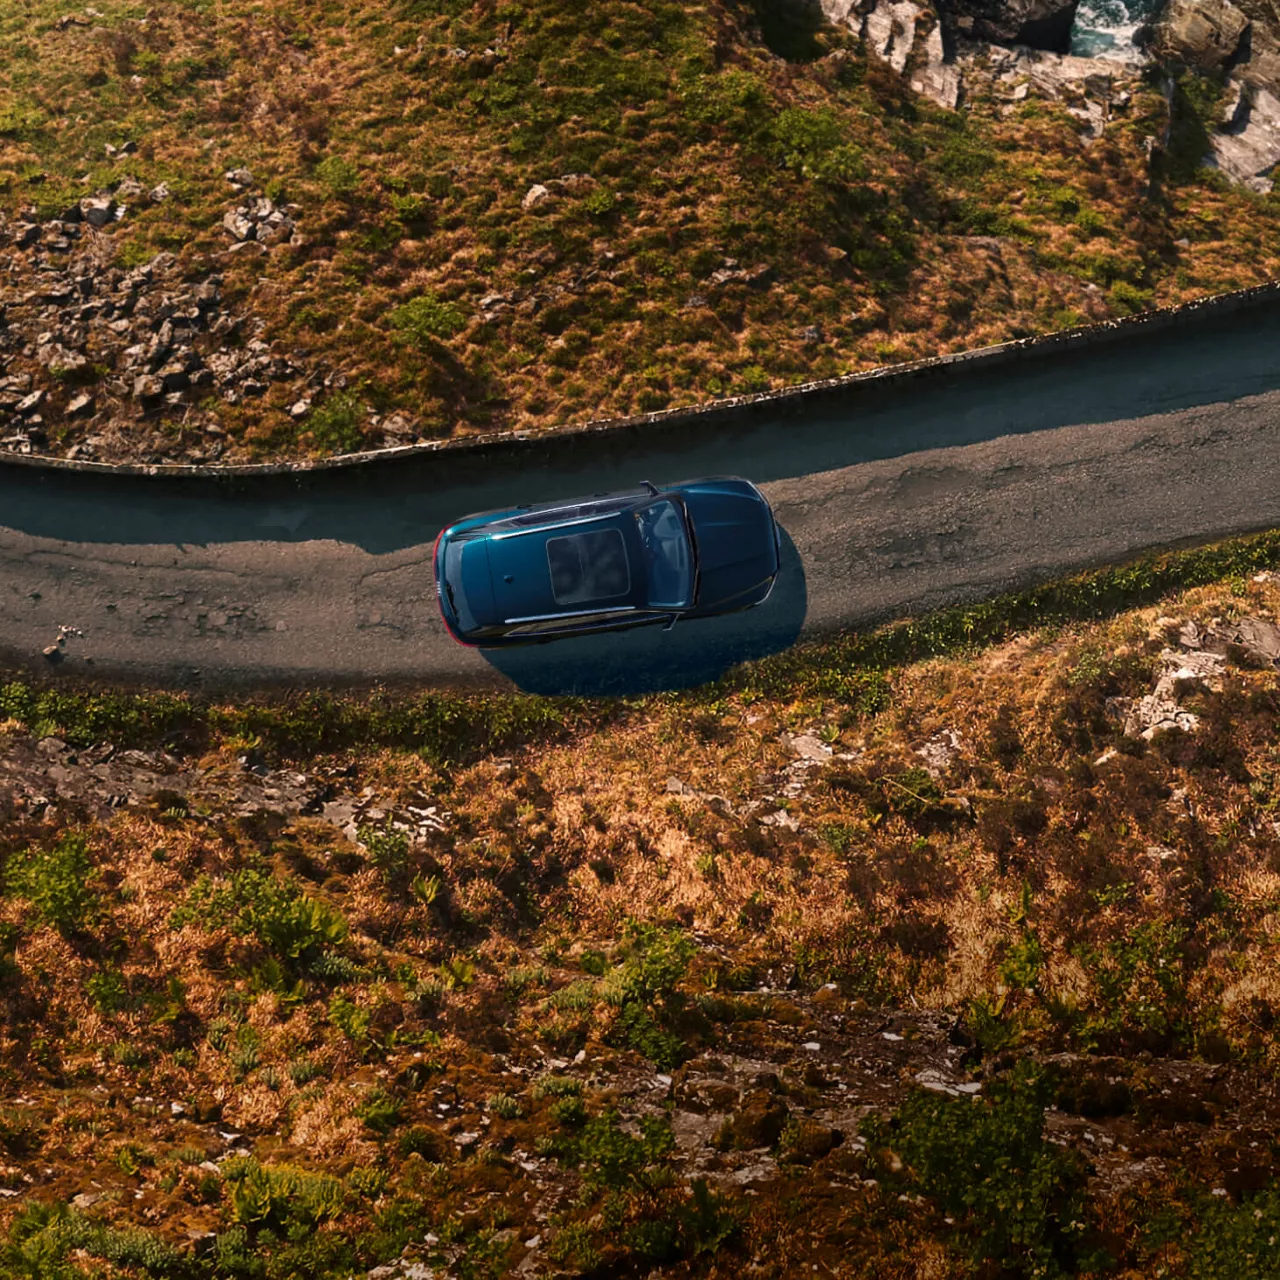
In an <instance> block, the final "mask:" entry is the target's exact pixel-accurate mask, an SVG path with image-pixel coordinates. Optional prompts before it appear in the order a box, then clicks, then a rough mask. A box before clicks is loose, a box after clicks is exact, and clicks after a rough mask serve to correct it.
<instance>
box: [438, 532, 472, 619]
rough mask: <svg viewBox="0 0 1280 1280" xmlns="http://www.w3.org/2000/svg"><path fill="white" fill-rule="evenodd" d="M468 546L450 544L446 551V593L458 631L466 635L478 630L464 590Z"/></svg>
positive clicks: (458, 543)
mask: <svg viewBox="0 0 1280 1280" xmlns="http://www.w3.org/2000/svg"><path fill="white" fill-rule="evenodd" d="M466 545H467V544H466V543H465V542H450V543H449V544H448V545H447V546H446V547H445V549H444V593H445V596H446V597H447V598H448V601H449V608H450V609H451V610H452V611H453V616H454V618H455V619H457V623H458V630H460V631H461V632H463V634H464V635H465V634H466V633H467V632H469V631H474V630H475V628H476V620H475V616H474V615H473V614H472V612H471V609H470V607H469V606H468V604H467V597H466V596H465V595H464V594H463V590H462V552H463V549H464V548H465V547H466Z"/></svg>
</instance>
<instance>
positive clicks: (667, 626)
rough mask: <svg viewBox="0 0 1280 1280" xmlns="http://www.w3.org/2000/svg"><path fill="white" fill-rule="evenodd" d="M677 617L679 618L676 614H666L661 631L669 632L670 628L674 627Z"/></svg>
mask: <svg viewBox="0 0 1280 1280" xmlns="http://www.w3.org/2000/svg"><path fill="white" fill-rule="evenodd" d="M679 617H680V615H679V614H678V613H669V614H667V621H666V623H665V625H664V626H663V628H662V629H663V631H670V630H671V628H672V627H674V626H675V625H676V620H677V619H678V618H679Z"/></svg>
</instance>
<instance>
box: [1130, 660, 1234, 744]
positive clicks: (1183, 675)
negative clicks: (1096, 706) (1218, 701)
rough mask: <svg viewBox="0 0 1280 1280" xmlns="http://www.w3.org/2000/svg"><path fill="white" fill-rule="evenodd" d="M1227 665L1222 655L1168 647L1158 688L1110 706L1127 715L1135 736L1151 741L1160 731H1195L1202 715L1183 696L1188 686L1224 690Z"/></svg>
mask: <svg viewBox="0 0 1280 1280" xmlns="http://www.w3.org/2000/svg"><path fill="white" fill-rule="evenodd" d="M1224 664H1225V658H1223V656H1222V655H1221V654H1216V653H1210V652H1207V651H1193V652H1191V653H1179V652H1178V651H1177V650H1175V649H1165V650H1164V651H1163V652H1162V653H1161V655H1160V672H1159V674H1158V676H1157V678H1156V684H1155V688H1154V689H1153V690H1152V691H1151V692H1150V693H1149V694H1146V695H1144V696H1143V697H1141V698H1134V699H1129V698H1112V699H1109V701H1108V707H1109V709H1110V710H1111V711H1112V712H1113V714H1118V715H1122V716H1123V719H1124V732H1125V733H1126V734H1127V735H1128V736H1129V737H1131V738H1144V739H1146V740H1147V741H1150V740H1151V739H1152V738H1153V737H1155V735H1156V734H1157V733H1162V732H1169V731H1172V730H1175V729H1176V730H1179V731H1181V732H1183V733H1194V732H1195V730H1196V729H1197V728H1198V727H1199V724H1200V717H1199V716H1197V715H1196V714H1195V713H1194V712H1193V711H1189V710H1187V709H1186V708H1185V707H1184V706H1183V705H1182V703H1181V698H1182V696H1183V695H1184V694H1185V692H1186V690H1187V689H1188V688H1195V687H1200V688H1207V689H1221V687H1222V670H1223V666H1224Z"/></svg>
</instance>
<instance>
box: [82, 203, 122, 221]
mask: <svg viewBox="0 0 1280 1280" xmlns="http://www.w3.org/2000/svg"><path fill="white" fill-rule="evenodd" d="M80 212H81V214H82V215H83V217H84V220H85V221H86V222H87V223H88V224H89V225H90V226H91V227H105V226H106V225H107V224H108V223H109V222H114V221H115V219H116V202H115V200H114V199H112V198H111V197H110V196H89V197H88V198H87V199H84V200H81V201H80Z"/></svg>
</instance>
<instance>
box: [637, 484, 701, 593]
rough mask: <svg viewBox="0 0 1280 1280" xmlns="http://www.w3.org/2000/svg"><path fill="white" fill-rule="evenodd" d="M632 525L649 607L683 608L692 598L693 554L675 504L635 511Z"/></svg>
mask: <svg viewBox="0 0 1280 1280" xmlns="http://www.w3.org/2000/svg"><path fill="white" fill-rule="evenodd" d="M636 525H637V526H638V528H639V530H640V541H641V542H643V543H644V548H645V552H646V559H647V561H648V565H649V604H650V606H651V607H652V608H655V609H683V608H686V607H687V606H688V605H689V604H690V603H691V602H692V597H693V553H692V551H691V550H690V548H689V535H688V533H687V532H686V530H685V527H684V520H683V518H682V517H681V515H680V512H679V510H678V509H677V507H676V505H675V503H674V502H668V501H663V502H655V503H654V504H653V505H652V506H650V507H645V509H644V510H643V511H637V512H636Z"/></svg>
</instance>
